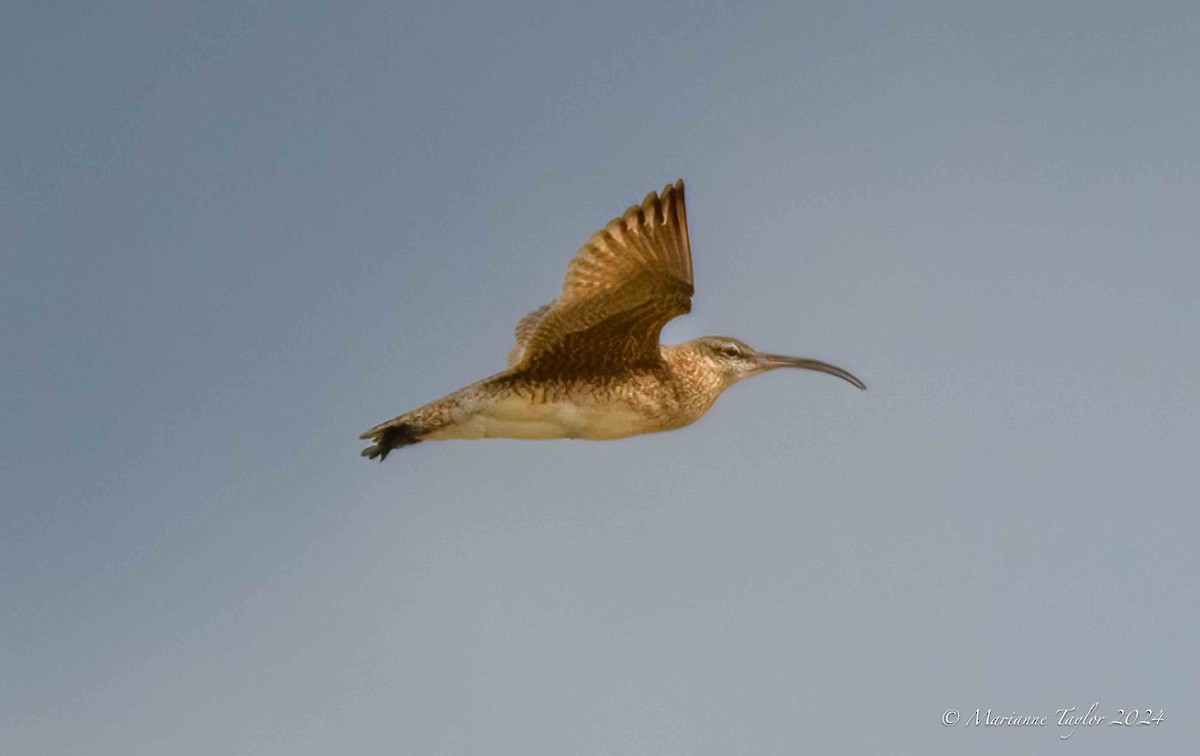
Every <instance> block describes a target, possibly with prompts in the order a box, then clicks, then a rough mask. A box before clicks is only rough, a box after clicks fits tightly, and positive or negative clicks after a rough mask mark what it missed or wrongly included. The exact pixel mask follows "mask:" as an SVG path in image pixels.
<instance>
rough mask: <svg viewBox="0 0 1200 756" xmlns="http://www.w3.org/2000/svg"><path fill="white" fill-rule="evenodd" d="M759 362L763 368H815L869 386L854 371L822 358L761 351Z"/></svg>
mask: <svg viewBox="0 0 1200 756" xmlns="http://www.w3.org/2000/svg"><path fill="white" fill-rule="evenodd" d="M758 364H759V366H760V367H761V368H762V369H763V370H774V369H775V368H784V367H788V368H803V369H805V370H815V371H817V372H818V373H828V374H829V375H836V376H837V377H838V378H841V379H842V380H843V381H846V382H847V383H851V384H854V385H855V386H857V387H858V388H860V389H863V390H864V391H865V390H866V388H867V384H865V383H863V382H862V381H860V380H858V379H857V378H855V377H854V375H853V374H852V373H850V371H848V370H842V369H841V368H840V367H838V366H837V365H830V364H829V363H828V362H821V361H820V360H810V359H808V358H807V357H788V356H787V355H783V354H762V353H761V352H760V353H759V354H758Z"/></svg>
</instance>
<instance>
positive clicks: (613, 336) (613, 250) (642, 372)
mask: <svg viewBox="0 0 1200 756" xmlns="http://www.w3.org/2000/svg"><path fill="white" fill-rule="evenodd" d="M693 291H694V287H693V280H692V253H691V245H690V242H689V239H688V229H687V211H686V208H685V205H684V193H683V181H677V182H676V183H675V184H674V185H669V186H667V187H665V188H664V189H663V191H662V194H661V195H659V194H655V193H653V192H651V193H650V194H648V195H647V196H646V199H645V201H643V202H642V204H641V205H634V206H633V207H630V208H629V209H628V210H626V211H625V213H624V214H623V215H622V216H621V217H619V218H615V219H613V220H612V221H610V222H609V223H608V225H606V226H605V227H604V228H603V229H602V230H601V231H599V232H597V233H596V234H594V235H593V236H592V238H591V239H589V240H588V242H587V243H586V244H584V245H583V247H582V248H581V249H580V250H579V252H578V253H577V254H576V255H575V258H574V259H573V260H571V263H570V265H568V267H567V276H566V280H565V281H564V282H563V288H562V293H561V294H560V295H559V296H558V298H557V299H555V300H554V301H553V302H551V303H550V304H548V305H544V306H542V307H539V308H538V309H536V310H534V311H533V312H531V313H529V314H528V315H526V316H525V317H524V318H522V319H521V321H520V322H519V323H518V324H517V328H516V340H517V345H516V347H515V348H514V349H513V350H512V352H511V353H510V354H509V356H508V370H505V371H504V372H502V373H498V374H496V375H494V376H492V377H490V378H485V379H484V380H482V381H479V382H477V383H473V384H471V385H470V386H467V387H466V388H463V389H460V390H458V391H455V392H454V393H452V394H450V395H448V396H446V397H443V398H442V399H439V400H437V401H435V402H431V403H430V404H427V405H425V406H424V407H421V408H419V409H416V410H413V411H411V412H407V413H405V414H403V415H400V416H398V417H396V418H393V419H391V420H389V421H387V422H386V423H382V424H380V425H377V426H375V427H374V428H372V429H371V430H369V431H367V432H366V433H364V434H363V435H362V438H364V439H370V440H372V441H373V442H374V443H373V444H372V445H371V446H368V447H367V448H366V449H364V450H363V452H362V454H363V456H365V457H367V458H369V459H374V458H376V457H378V458H379V459H380V460H383V459H384V458H386V457H387V455H388V453H389V452H390V451H391V450H392V449H394V448H397V447H400V446H408V445H410V444H415V443H417V442H419V441H423V440H440V439H452V438H460V439H473V438H527V439H545V438H586V439H597V440H599V439H614V438H624V437H627V436H634V435H639V434H642V433H652V432H656V431H664V430H672V429H675V428H680V427H683V426H685V425H688V424H690V423H692V422H695V421H696V420H698V419H699V418H700V417H701V416H702V415H703V414H704V413H705V412H707V411H708V409H709V407H711V406H712V404H713V402H715V401H716V399H717V397H718V396H719V395H720V394H721V392H722V391H724V390H725V389H726V388H728V387H729V386H732V385H733V384H734V383H736V382H737V381H739V380H741V379H743V378H747V377H749V376H751V375H756V374H758V373H761V372H765V371H767V370H772V369H774V368H777V367H800V368H806V369H809V370H817V371H820V372H825V373H830V374H831V375H836V376H838V377H840V378H842V379H844V380H846V381H849V382H850V383H852V384H854V385H855V386H857V387H859V388H866V387H865V386H864V385H863V384H862V382H861V381H859V380H858V379H857V378H855V377H854V376H853V375H851V374H850V373H848V372H846V371H845V370H842V369H841V368H838V367H834V366H833V365H829V364H826V363H823V362H819V361H817V360H810V359H805V358H796V357H783V356H779V355H770V354H761V353H759V352H755V351H754V350H753V349H751V348H750V347H748V346H746V345H745V344H743V343H742V342H740V341H737V340H736V339H730V338H726V337H719V336H707V337H704V338H700V339H695V340H693V341H690V342H687V343H684V344H677V345H674V346H665V345H662V344H660V343H659V333H660V332H661V331H662V327H663V326H664V325H666V323H667V321H669V320H671V319H672V318H674V317H676V316H678V315H683V314H686V313H688V312H690V311H691V308H692V299H691V298H692V293H693Z"/></svg>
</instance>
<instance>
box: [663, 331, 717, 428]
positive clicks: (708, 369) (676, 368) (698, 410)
mask: <svg viewBox="0 0 1200 756" xmlns="http://www.w3.org/2000/svg"><path fill="white" fill-rule="evenodd" d="M662 355H663V360H664V361H665V362H666V363H667V366H668V367H669V368H670V371H671V377H672V379H673V380H674V382H675V384H676V387H677V389H678V396H679V401H680V405H681V406H680V409H681V411H682V412H683V413H684V414H686V415H688V416H690V418H691V419H690V420H689V422H690V421H694V420H696V419H698V418H699V417H700V416H701V415H703V414H704V413H705V412H707V411H708V410H709V408H710V407H712V405H713V402H715V401H716V400H717V397H718V396H720V395H721V392H723V391H724V390H725V389H727V388H729V386H731V385H732V383H730V382H729V381H727V380H726V379H725V376H724V374H723V373H722V372H721V371H719V370H716V369H714V367H713V365H712V363H711V362H709V360H708V359H707V358H706V357H705V356H704V355H703V354H701V353H700V351H699V350H698V349H696V347H694V346H692V345H691V344H687V343H684V344H675V345H672V346H664V347H663V349H662Z"/></svg>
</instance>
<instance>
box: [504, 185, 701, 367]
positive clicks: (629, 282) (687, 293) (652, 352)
mask: <svg viewBox="0 0 1200 756" xmlns="http://www.w3.org/2000/svg"><path fill="white" fill-rule="evenodd" d="M693 291H694V284H693V278H692V253H691V245H690V243H689V240H688V230H687V210H686V207H685V204H684V192H683V181H677V182H676V183H675V184H673V185H668V186H667V187H665V188H664V189H663V191H662V193H661V195H660V194H655V193H654V192H651V193H650V194H648V195H646V199H645V200H644V201H643V202H642V204H641V205H634V206H633V207H630V208H629V209H628V210H626V211H625V213H624V214H623V215H621V217H619V218H614V219H613V220H612V221H610V222H609V223H608V225H606V226H605V227H604V228H603V229H601V230H600V231H598V232H597V233H595V234H593V235H592V238H591V239H589V240H588V241H587V243H586V244H584V245H583V247H582V248H580V250H579V252H578V253H577V254H576V255H575V258H574V259H573V260H571V263H570V264H569V265H568V266H567V276H566V280H565V281H564V282H563V289H562V294H561V295H560V296H559V297H558V299H556V300H554V302H552V303H550V304H549V305H546V306H544V307H542V308H540V309H538V310H535V311H534V312H532V313H530V314H529V315H527V316H525V318H523V319H522V320H521V322H520V323H519V324H518V325H517V348H516V349H514V350H513V353H512V354H511V355H510V356H509V364H510V366H514V367H516V368H518V369H520V370H524V371H529V372H534V373H550V372H562V371H567V370H571V371H585V372H587V371H590V372H614V371H620V370H624V369H629V368H631V367H634V366H637V365H648V364H658V363H660V362H661V359H662V358H661V355H660V352H659V344H658V337H659V333H660V332H661V331H662V327H663V326H664V325H666V323H667V321H669V320H671V319H672V318H674V317H676V316H678V315H683V314H685V313H687V312H689V311H690V310H691V297H692V293H693Z"/></svg>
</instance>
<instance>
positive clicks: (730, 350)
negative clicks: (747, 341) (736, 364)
mask: <svg viewBox="0 0 1200 756" xmlns="http://www.w3.org/2000/svg"><path fill="white" fill-rule="evenodd" d="M721 354H724V355H726V356H727V357H741V356H742V350H741V349H739V348H738V347H737V345H736V344H723V345H722V346H721Z"/></svg>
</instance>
